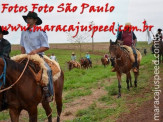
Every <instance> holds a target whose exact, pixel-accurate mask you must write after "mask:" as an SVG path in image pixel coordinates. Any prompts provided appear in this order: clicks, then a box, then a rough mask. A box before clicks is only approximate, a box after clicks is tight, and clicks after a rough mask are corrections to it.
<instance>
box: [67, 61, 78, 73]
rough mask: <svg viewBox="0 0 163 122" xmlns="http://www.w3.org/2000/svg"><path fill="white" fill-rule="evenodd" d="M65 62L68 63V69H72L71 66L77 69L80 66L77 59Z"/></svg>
mask: <svg viewBox="0 0 163 122" xmlns="http://www.w3.org/2000/svg"><path fill="white" fill-rule="evenodd" d="M67 64H68V69H69V71H70V70H72V69H73V68H78V69H80V68H81V65H80V64H79V63H78V62H77V61H68V62H67Z"/></svg>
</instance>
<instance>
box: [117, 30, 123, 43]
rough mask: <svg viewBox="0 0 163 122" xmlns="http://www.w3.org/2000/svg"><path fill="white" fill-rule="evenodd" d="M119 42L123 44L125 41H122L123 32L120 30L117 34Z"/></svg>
mask: <svg viewBox="0 0 163 122" xmlns="http://www.w3.org/2000/svg"><path fill="white" fill-rule="evenodd" d="M117 43H118V44H123V41H122V32H119V34H118V36H117Z"/></svg>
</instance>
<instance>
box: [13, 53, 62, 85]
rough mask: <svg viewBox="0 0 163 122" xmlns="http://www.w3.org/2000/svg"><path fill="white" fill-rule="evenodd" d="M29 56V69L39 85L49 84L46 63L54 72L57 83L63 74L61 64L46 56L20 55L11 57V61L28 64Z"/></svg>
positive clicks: (54, 79)
mask: <svg viewBox="0 0 163 122" xmlns="http://www.w3.org/2000/svg"><path fill="white" fill-rule="evenodd" d="M28 56H29V64H28V67H29V69H30V70H31V72H32V73H33V75H34V78H35V80H36V82H37V83H38V84H39V85H41V86H47V84H48V74H47V68H46V67H45V62H46V63H47V64H48V65H49V67H50V68H51V70H52V76H53V82H55V81H56V80H57V79H58V78H59V76H60V74H61V69H60V66H59V64H58V63H57V62H56V61H54V60H51V59H50V58H49V57H47V56H46V55H43V57H40V56H39V55H38V54H35V55H27V54H20V55H16V56H14V57H11V59H12V60H14V61H16V62H18V63H22V64H26V62H27V59H28Z"/></svg>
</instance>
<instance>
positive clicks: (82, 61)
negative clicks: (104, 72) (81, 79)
mask: <svg viewBox="0 0 163 122" xmlns="http://www.w3.org/2000/svg"><path fill="white" fill-rule="evenodd" d="M80 64H81V67H82V68H84V69H88V68H91V67H92V61H89V60H88V59H86V58H85V59H84V58H81V59H80Z"/></svg>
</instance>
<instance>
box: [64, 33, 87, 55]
mask: <svg viewBox="0 0 163 122" xmlns="http://www.w3.org/2000/svg"><path fill="white" fill-rule="evenodd" d="M89 38H90V34H89V33H88V32H82V33H78V35H77V36H76V37H73V36H72V33H70V32H69V33H67V40H68V41H69V42H71V43H72V44H74V45H77V46H78V49H79V51H80V58H81V53H82V43H85V42H87V40H88V39H89Z"/></svg>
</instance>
